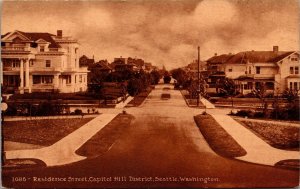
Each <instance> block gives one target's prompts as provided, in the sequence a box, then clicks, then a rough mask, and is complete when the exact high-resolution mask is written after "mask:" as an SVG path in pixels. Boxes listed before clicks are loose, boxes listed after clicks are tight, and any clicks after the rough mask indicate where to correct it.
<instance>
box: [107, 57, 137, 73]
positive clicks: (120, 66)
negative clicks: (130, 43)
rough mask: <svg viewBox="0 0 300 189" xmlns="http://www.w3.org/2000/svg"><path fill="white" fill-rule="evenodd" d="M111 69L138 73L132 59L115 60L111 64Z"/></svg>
mask: <svg viewBox="0 0 300 189" xmlns="http://www.w3.org/2000/svg"><path fill="white" fill-rule="evenodd" d="M111 67H112V68H113V70H114V71H126V70H131V71H138V70H139V68H138V66H137V64H136V63H135V59H132V58H130V57H129V58H122V57H120V58H115V59H114V61H113V62H112V63H111Z"/></svg>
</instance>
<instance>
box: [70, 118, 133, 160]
mask: <svg viewBox="0 0 300 189" xmlns="http://www.w3.org/2000/svg"><path fill="white" fill-rule="evenodd" d="M133 119H134V117H133V116H132V115H130V114H119V115H117V116H116V117H115V118H114V119H113V120H112V121H111V122H110V123H108V124H107V125H106V126H105V127H104V128H103V129H101V130H100V131H99V132H98V133H96V134H95V135H94V136H93V137H92V138H91V139H90V140H88V141H87V142H86V143H85V144H84V145H82V146H81V147H80V148H79V149H78V150H77V151H76V153H77V154H78V155H81V156H85V157H88V158H93V157H97V156H100V155H102V154H104V153H105V152H107V151H108V150H109V149H110V148H111V147H112V145H113V144H114V143H115V142H116V141H117V140H118V139H119V138H120V137H121V136H122V135H123V134H124V132H125V131H126V130H127V129H128V128H129V126H130V122H131V121H132V120H133Z"/></svg>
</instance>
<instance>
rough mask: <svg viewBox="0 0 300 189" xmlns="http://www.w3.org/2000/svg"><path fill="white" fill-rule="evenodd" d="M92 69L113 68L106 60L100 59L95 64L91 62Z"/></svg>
mask: <svg viewBox="0 0 300 189" xmlns="http://www.w3.org/2000/svg"><path fill="white" fill-rule="evenodd" d="M91 68H92V69H98V70H112V68H111V67H110V66H109V65H108V64H107V63H105V62H103V61H101V60H100V61H99V62H96V63H94V64H91Z"/></svg>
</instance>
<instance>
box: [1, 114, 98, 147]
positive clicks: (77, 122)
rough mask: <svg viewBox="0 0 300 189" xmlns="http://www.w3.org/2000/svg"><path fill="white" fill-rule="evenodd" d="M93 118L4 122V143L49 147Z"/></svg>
mask: <svg viewBox="0 0 300 189" xmlns="http://www.w3.org/2000/svg"><path fill="white" fill-rule="evenodd" d="M92 119H93V118H70V119H41V120H22V121H6V122H4V124H3V137H4V140H5V141H12V142H20V143H28V144H35V145H41V146H50V145H52V144H54V143H55V142H57V141H59V140H60V139H62V138H64V137H65V136H67V135H68V134H70V133H72V132H73V131H75V130H76V129H78V128H80V127H81V126H83V125H84V124H86V123H87V122H89V121H91V120H92Z"/></svg>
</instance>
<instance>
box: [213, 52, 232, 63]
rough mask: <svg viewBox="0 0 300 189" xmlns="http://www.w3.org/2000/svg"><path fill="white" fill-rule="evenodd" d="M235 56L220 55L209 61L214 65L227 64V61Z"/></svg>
mask: <svg viewBox="0 0 300 189" xmlns="http://www.w3.org/2000/svg"><path fill="white" fill-rule="evenodd" d="M233 56H234V55H232V54H222V55H218V56H213V57H211V58H210V59H208V60H207V62H208V63H212V64H218V63H221V64H222V63H225V62H227V60H229V59H230V58H231V57H233Z"/></svg>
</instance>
